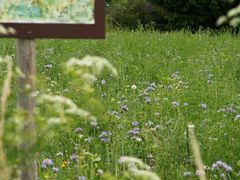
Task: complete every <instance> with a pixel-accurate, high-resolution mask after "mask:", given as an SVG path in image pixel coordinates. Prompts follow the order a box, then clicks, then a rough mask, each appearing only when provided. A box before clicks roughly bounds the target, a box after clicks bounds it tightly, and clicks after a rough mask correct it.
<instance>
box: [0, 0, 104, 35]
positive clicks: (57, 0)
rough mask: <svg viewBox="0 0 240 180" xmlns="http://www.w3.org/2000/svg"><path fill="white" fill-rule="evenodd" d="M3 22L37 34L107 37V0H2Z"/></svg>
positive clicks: (20, 31)
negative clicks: (105, 0)
mask: <svg viewBox="0 0 240 180" xmlns="http://www.w3.org/2000/svg"><path fill="white" fill-rule="evenodd" d="M0 24H2V25H3V26H5V27H12V28H14V29H15V30H16V34H14V35H11V34H10V35H1V37H13V38H24V39H26V38H27V39H31V38H32V39H35V38H84V39H90V38H104V36H105V2H104V0H0Z"/></svg>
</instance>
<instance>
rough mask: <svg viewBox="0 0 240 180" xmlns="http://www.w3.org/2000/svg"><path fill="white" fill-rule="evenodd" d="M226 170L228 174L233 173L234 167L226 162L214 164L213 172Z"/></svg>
mask: <svg viewBox="0 0 240 180" xmlns="http://www.w3.org/2000/svg"><path fill="white" fill-rule="evenodd" d="M220 168H222V169H224V170H225V171H226V172H230V171H232V167H231V166H230V165H228V164H226V163H225V162H222V161H216V162H215V163H213V164H212V170H217V169H220Z"/></svg>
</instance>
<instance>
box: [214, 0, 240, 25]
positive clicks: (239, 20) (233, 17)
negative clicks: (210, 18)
mask: <svg viewBox="0 0 240 180" xmlns="http://www.w3.org/2000/svg"><path fill="white" fill-rule="evenodd" d="M239 15H240V4H239V5H238V6H237V7H235V8H233V9H231V10H229V11H228V13H227V15H226V16H220V17H219V18H218V20H217V25H222V24H224V23H226V22H229V25H230V26H233V27H237V26H238V25H240V17H239Z"/></svg>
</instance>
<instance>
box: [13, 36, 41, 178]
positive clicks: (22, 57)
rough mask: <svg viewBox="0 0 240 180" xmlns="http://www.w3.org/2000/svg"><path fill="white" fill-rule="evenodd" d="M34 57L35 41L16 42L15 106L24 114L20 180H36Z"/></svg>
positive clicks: (19, 40)
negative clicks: (16, 96)
mask: <svg viewBox="0 0 240 180" xmlns="http://www.w3.org/2000/svg"><path fill="white" fill-rule="evenodd" d="M35 56H36V47H35V40H28V39H18V40H17V65H18V68H19V70H20V72H21V73H20V74H21V75H19V77H18V102H17V105H18V109H19V110H20V111H22V112H23V113H24V114H25V116H24V118H25V120H24V128H23V132H21V135H22V138H23V141H22V142H21V144H20V147H19V150H20V151H21V153H22V154H23V155H24V157H21V159H20V161H21V162H20V163H21V179H22V180H37V160H36V153H35V152H33V148H34V146H35V145H36V144H35V143H36V126H35V123H34V114H35V113H34V108H35V100H34V98H33V97H32V96H31V93H32V92H34V91H35V77H36V62H35Z"/></svg>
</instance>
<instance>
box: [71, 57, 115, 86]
mask: <svg viewBox="0 0 240 180" xmlns="http://www.w3.org/2000/svg"><path fill="white" fill-rule="evenodd" d="M66 67H67V69H68V70H70V71H72V70H74V71H75V72H76V73H77V74H78V75H80V76H81V77H82V78H83V79H86V80H88V81H90V82H94V81H95V80H96V79H97V78H96V75H99V74H100V73H101V72H102V71H103V70H104V69H105V68H106V69H107V70H109V71H110V72H111V73H112V74H113V75H117V70H116V69H115V68H114V67H113V66H112V65H111V64H110V63H109V62H108V61H107V60H106V59H104V58H101V57H97V56H86V57H84V58H83V59H77V58H71V59H70V60H69V61H68V62H67V63H66Z"/></svg>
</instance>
